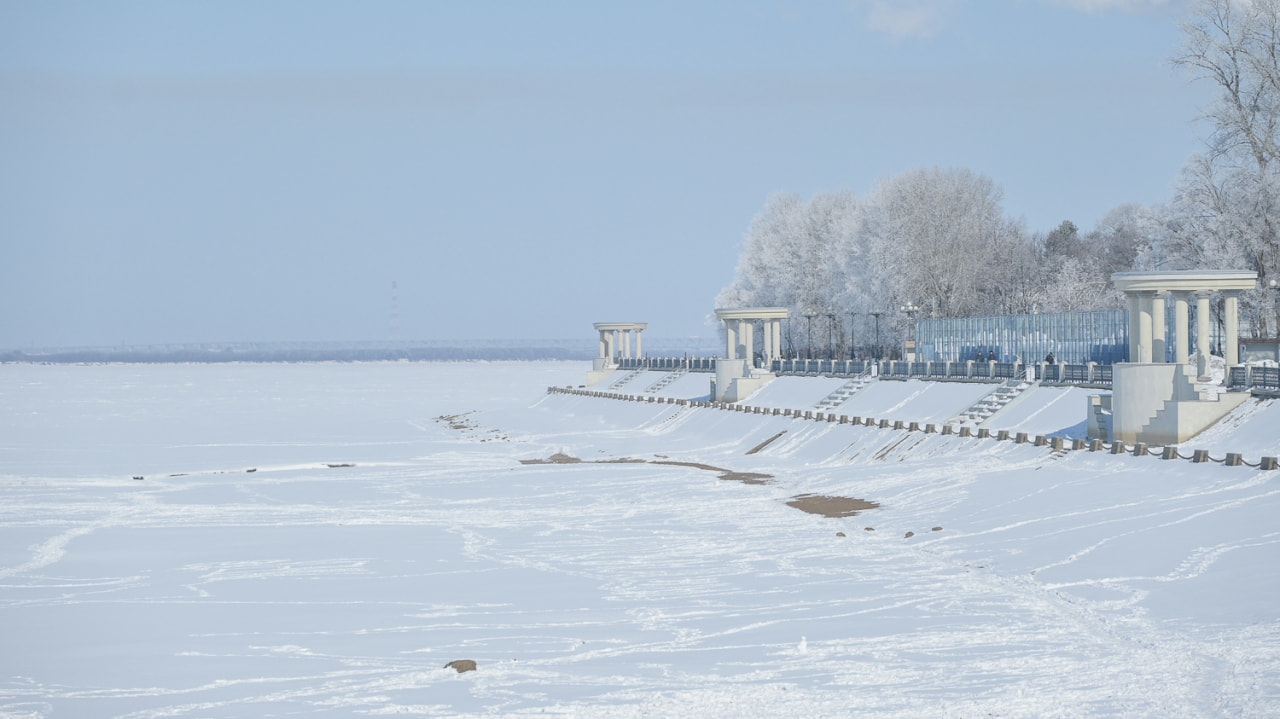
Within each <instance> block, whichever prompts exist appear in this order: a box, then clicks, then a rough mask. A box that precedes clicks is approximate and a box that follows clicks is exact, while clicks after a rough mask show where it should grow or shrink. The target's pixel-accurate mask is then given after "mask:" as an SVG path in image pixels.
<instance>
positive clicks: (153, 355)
mask: <svg viewBox="0 0 1280 719" xmlns="http://www.w3.org/2000/svg"><path fill="white" fill-rule="evenodd" d="M591 357H592V355H591V353H589V352H586V351H582V350H573V349H565V348H548V347H509V348H498V347H471V348H466V347H421V348H414V349H404V350H359V349H348V350H300V349H293V350H248V351H219V350H178V351H173V352H137V351H130V350H120V351H105V350H90V351H85V350H73V351H67V352H41V353H24V352H5V353H0V363H3V364H107V363H109V364H185V363H199V364H221V363H228V362H261V363H282V362H284V363H287V362H394V361H409V362H441V361H446V362H448V361H454V362H457V361H468V360H508V361H510V360H516V361H539V360H544V361H545V360H582V361H585V360H589V359H591Z"/></svg>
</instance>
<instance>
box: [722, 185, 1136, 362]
mask: <svg viewBox="0 0 1280 719" xmlns="http://www.w3.org/2000/svg"><path fill="white" fill-rule="evenodd" d="M1002 194H1003V191H1002V190H1001V189H1000V187H999V186H998V185H996V183H995V182H994V181H992V180H991V179H990V178H988V177H985V176H982V175H979V174H977V173H975V172H972V171H970V170H966V169H940V168H927V169H918V170H912V171H909V172H906V173H903V174H901V175H899V176H897V177H893V178H890V179H888V180H885V181H884V182H882V183H880V185H879V186H878V187H876V188H875V190H874V191H873V192H872V193H871V194H870V195H868V196H866V197H858V196H856V195H854V194H853V193H851V192H836V193H820V194H818V195H816V196H814V197H813V198H811V199H810V200H808V201H804V200H802V199H801V198H800V197H798V196H796V195H794V194H777V195H774V196H772V197H770V198H769V199H768V201H767V202H766V203H765V207H764V209H763V210H761V211H760V213H759V214H758V215H756V217H755V219H754V220H753V221H752V222H751V225H750V227H749V229H748V230H747V234H746V238H745V243H744V247H743V250H742V254H741V257H740V259H739V265H738V271H737V276H736V277H735V279H734V281H733V283H732V284H730V285H729V286H728V287H726V288H724V289H723V290H722V291H721V292H720V294H719V296H718V297H717V298H716V305H717V306H718V307H748V306H778V307H788V308H790V309H791V312H792V316H793V317H807V316H814V317H815V318H816V319H817V320H818V325H817V327H818V329H819V332H817V333H815V332H813V329H812V327H811V326H810V325H812V324H813V321H812V320H808V321H807V322H806V325H805V326H797V325H796V323H795V321H794V320H793V322H792V323H791V325H792V326H791V327H789V328H788V330H789V335H790V336H789V337H788V338H787V339H788V340H789V341H787V345H788V347H790V348H792V349H794V350H796V351H799V352H804V351H805V349H807V348H808V347H809V345H810V344H811V343H812V345H814V346H815V350H822V349H823V348H826V347H827V346H828V344H829V343H830V344H834V345H835V346H836V347H840V348H847V347H849V346H850V340H852V343H853V344H855V345H857V346H858V347H860V348H861V347H868V346H869V345H870V344H872V343H873V342H874V339H873V336H872V335H871V334H870V333H871V331H872V330H871V329H870V327H871V325H869V324H868V322H869V321H870V319H871V317H872V313H877V312H880V313H883V314H882V316H881V317H880V319H879V320H876V321H875V324H878V325H879V333H880V338H879V339H880V344H881V345H882V346H884V345H888V346H894V345H895V344H896V339H894V338H895V337H896V336H897V335H898V333H899V332H900V331H901V330H902V329H903V328H904V326H905V323H906V321H907V317H906V314H905V313H903V312H900V311H899V308H901V307H905V306H908V305H914V306H918V307H919V308H920V311H919V315H918V316H922V317H971V316H978V315H1001V314H1018V313H1030V312H1065V311H1072V310H1084V309H1102V308H1108V307H1116V306H1119V304H1118V303H1119V297H1118V296H1117V295H1116V294H1115V293H1114V292H1112V291H1111V290H1110V288H1109V285H1108V282H1107V278H1108V277H1109V276H1110V274H1111V273H1112V272H1117V271H1122V270H1125V269H1129V267H1130V266H1131V265H1132V262H1133V258H1134V256H1135V254H1136V252H1137V240H1138V238H1139V237H1140V236H1141V233H1140V229H1139V228H1140V225H1141V223H1142V222H1143V221H1144V216H1143V212H1142V211H1141V209H1140V208H1136V207H1122V208H1118V209H1117V210H1115V211H1113V212H1112V213H1110V214H1109V215H1108V218H1107V221H1106V222H1104V223H1102V224H1101V225H1100V226H1099V228H1098V229H1096V230H1094V231H1092V232H1090V233H1087V234H1085V235H1081V234H1080V232H1079V231H1078V229H1077V228H1076V226H1075V225H1073V224H1072V223H1070V222H1064V223H1062V225H1061V226H1059V227H1058V228H1057V229H1055V230H1054V231H1052V232H1050V233H1048V234H1046V235H1033V234H1030V233H1028V232H1027V230H1026V228H1025V227H1024V225H1023V223H1022V222H1021V221H1020V220H1014V219H1011V218H1009V217H1006V216H1005V214H1004V210H1003V208H1002V206H1001V197H1002ZM846 333H851V334H852V337H851V338H849V339H846V337H847V335H846ZM833 334H834V335H835V337H834V338H832V337H831V335H833ZM811 337H812V338H813V339H812V340H811ZM841 352H847V350H846V349H841Z"/></svg>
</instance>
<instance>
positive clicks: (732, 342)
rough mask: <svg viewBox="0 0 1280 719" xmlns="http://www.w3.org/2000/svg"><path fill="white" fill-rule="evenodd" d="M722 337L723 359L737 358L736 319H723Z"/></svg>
mask: <svg viewBox="0 0 1280 719" xmlns="http://www.w3.org/2000/svg"><path fill="white" fill-rule="evenodd" d="M724 339H725V345H726V347H725V352H724V358H725V359H737V357H738V321H737V320H725V321H724Z"/></svg>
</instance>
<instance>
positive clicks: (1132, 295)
mask: <svg viewBox="0 0 1280 719" xmlns="http://www.w3.org/2000/svg"><path fill="white" fill-rule="evenodd" d="M1124 295H1125V299H1127V300H1129V361H1130V362H1140V361H1141V360H1139V359H1138V337H1139V333H1138V315H1139V314H1141V312H1142V298H1141V297H1140V296H1139V294H1138V293H1137V292H1126V293H1124Z"/></svg>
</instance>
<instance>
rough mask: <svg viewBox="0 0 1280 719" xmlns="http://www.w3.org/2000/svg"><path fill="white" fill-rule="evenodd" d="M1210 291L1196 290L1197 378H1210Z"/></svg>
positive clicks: (1206, 379) (1204, 379)
mask: <svg viewBox="0 0 1280 719" xmlns="http://www.w3.org/2000/svg"><path fill="white" fill-rule="evenodd" d="M1209 294H1210V293H1209V291H1208V290H1197V291H1196V352H1197V353H1198V355H1199V356H1198V357H1197V358H1196V379H1198V380H1200V381H1201V382H1207V381H1208V380H1209Z"/></svg>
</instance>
